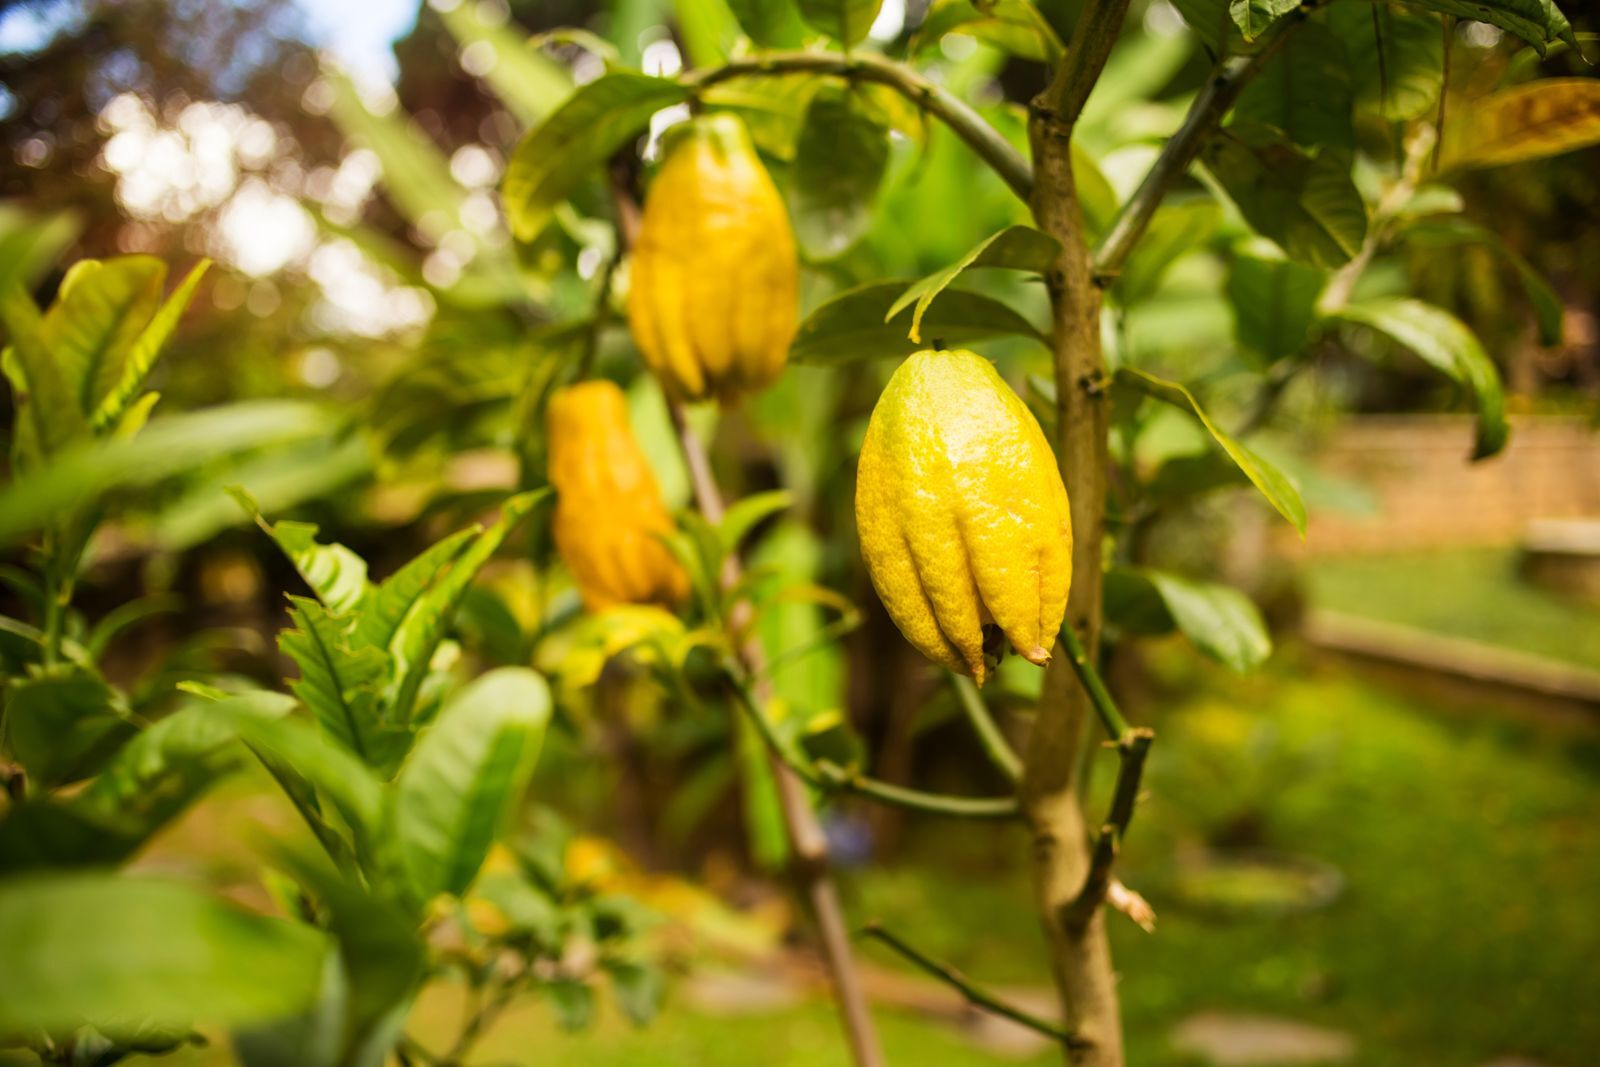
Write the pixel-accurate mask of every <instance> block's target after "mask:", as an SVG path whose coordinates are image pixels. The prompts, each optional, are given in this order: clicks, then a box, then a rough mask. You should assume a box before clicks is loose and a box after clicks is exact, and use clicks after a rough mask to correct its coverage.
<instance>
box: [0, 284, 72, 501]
mask: <svg viewBox="0 0 1600 1067" xmlns="http://www.w3.org/2000/svg"><path fill="white" fill-rule="evenodd" d="M0 322H3V323H4V324H5V328H6V333H7V334H8V335H9V336H10V341H11V347H10V348H9V349H7V353H8V355H9V356H10V357H11V359H10V360H8V361H7V362H8V365H9V367H10V369H8V370H7V375H8V377H10V378H11V379H12V383H11V384H12V389H13V391H14V392H15V393H17V394H18V398H19V399H18V403H17V407H18V409H19V410H23V411H26V412H27V413H28V416H29V424H30V426H31V429H32V436H31V440H32V441H33V442H34V445H33V447H30V448H28V449H26V452H27V453H28V454H30V455H31V454H32V453H34V452H38V453H42V454H43V455H51V454H54V453H56V452H59V451H61V450H62V449H63V448H65V447H66V446H67V445H68V444H69V443H71V442H72V441H74V440H76V439H77V438H80V437H82V436H83V435H84V432H85V421H84V417H83V408H82V407H81V406H80V405H79V403H78V397H77V382H76V380H75V379H73V378H70V377H69V376H68V375H67V373H66V372H65V368H63V367H62V366H61V364H60V363H59V362H58V361H57V360H56V357H55V354H54V353H53V352H51V351H50V348H49V345H48V344H47V343H46V341H45V328H44V319H43V317H42V316H41V315H40V314H39V307H38V305H36V304H35V303H34V302H33V298H32V297H31V296H29V295H28V294H27V293H25V292H23V291H22V289H21V288H19V287H13V288H11V289H8V290H6V291H5V292H4V293H0ZM17 371H20V375H21V381H20V382H19V381H18V380H17V373H16V372H17ZM34 458H36V459H37V458H42V457H39V456H35V457H34ZM3 499H4V497H0V500H3ZM8 517H9V515H8V513H7V511H5V510H4V509H0V529H3V528H4V527H5V525H6V519H7V518H8Z"/></svg>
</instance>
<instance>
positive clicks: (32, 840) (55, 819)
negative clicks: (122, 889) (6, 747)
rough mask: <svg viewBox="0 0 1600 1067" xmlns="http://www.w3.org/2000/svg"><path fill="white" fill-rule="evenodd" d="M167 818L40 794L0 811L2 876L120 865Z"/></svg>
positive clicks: (0, 870) (0, 866) (0, 872)
mask: <svg viewBox="0 0 1600 1067" xmlns="http://www.w3.org/2000/svg"><path fill="white" fill-rule="evenodd" d="M186 802H187V801H186V800H185V803H186ZM181 806H182V805H179V807H181ZM162 821H163V820H160V819H154V818H152V819H149V820H140V819H136V818H132V817H128V816H124V815H120V814H115V813H111V812H106V811H102V810H101V809H99V808H98V807H92V806H90V805H86V804H82V803H79V802H77V801H76V800H74V799H66V800H62V799H57V798H55V797H47V796H35V797H33V798H31V799H28V800H24V801H21V802H20V803H16V804H12V805H10V806H9V807H7V808H6V809H5V810H4V811H3V812H0V875H5V876H7V877H10V876H12V875H16V874H20V873H22V872H26V871H54V872H57V873H60V872H62V871H67V870H77V869H82V868H88V867H106V868H109V867H115V866H117V865H118V864H120V863H123V862H124V861H126V860H127V859H128V857H130V856H132V855H133V854H134V853H135V852H137V851H138V850H139V849H140V847H141V846H143V845H144V843H145V841H146V840H147V839H148V838H149V836H150V834H151V833H153V832H154V831H155V830H157V829H159V828H160V825H161V822H162Z"/></svg>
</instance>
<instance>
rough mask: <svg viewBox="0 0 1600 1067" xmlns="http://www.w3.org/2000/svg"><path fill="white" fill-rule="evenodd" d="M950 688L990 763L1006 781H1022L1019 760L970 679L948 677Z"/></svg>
mask: <svg viewBox="0 0 1600 1067" xmlns="http://www.w3.org/2000/svg"><path fill="white" fill-rule="evenodd" d="M950 684H951V685H953V686H955V690H956V701H957V703H959V704H960V705H961V710H962V711H964V712H966V714H967V722H969V723H971V724H972V730H973V732H974V733H976V734H977V735H978V741H979V742H980V743H981V744H982V745H983V751H984V752H985V753H987V754H988V756H989V761H990V762H991V763H993V764H994V765H995V766H996V767H998V768H999V769H1000V773H1001V774H1004V775H1005V776H1006V780H1007V781H1010V782H1019V781H1021V780H1022V760H1021V758H1020V757H1018V755H1017V754H1016V752H1015V751H1014V750H1013V749H1012V747H1011V745H1010V743H1009V742H1007V741H1006V736H1005V734H1003V733H1001V732H1000V724H999V723H997V722H995V721H994V716H993V715H990V714H989V708H988V706H987V705H985V704H984V702H983V694H982V693H979V692H978V687H977V686H976V685H975V684H974V683H973V681H972V679H971V678H968V677H966V676H965V675H962V674H952V675H950Z"/></svg>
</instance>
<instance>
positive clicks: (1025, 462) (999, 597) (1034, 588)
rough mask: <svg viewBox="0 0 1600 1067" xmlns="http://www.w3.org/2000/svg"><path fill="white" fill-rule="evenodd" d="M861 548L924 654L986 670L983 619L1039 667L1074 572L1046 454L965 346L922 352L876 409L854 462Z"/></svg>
mask: <svg viewBox="0 0 1600 1067" xmlns="http://www.w3.org/2000/svg"><path fill="white" fill-rule="evenodd" d="M856 526H857V528H858V530H859V532H860V536H861V554H862V556H863V557H864V558H865V560H866V563H867V571H868V573H869V574H870V575H871V576H872V584H873V586H874V587H875V588H876V589H877V590H878V596H879V597H881V598H882V600H883V604H884V607H886V608H887V609H888V611H889V616H890V618H892V619H893V620H894V622H895V625H896V626H898V627H900V632H901V633H903V634H905V636H906V640H908V641H910V642H911V643H912V644H913V645H915V646H916V647H917V648H918V649H919V650H921V652H922V653H923V654H924V655H926V656H927V657H928V658H929V659H931V660H933V661H935V662H936V663H941V664H943V665H945V666H947V667H949V668H951V669H952V670H956V671H959V672H961V673H963V674H970V675H972V676H973V677H974V678H976V679H977V680H978V682H979V683H980V684H981V683H982V682H983V681H984V678H985V676H986V674H987V667H986V664H985V662H984V655H983V627H984V626H985V625H987V624H991V623H992V624H994V625H995V626H998V627H999V628H1000V630H1001V631H1002V632H1004V634H1005V635H1006V638H1007V639H1008V640H1009V641H1010V642H1011V644H1012V646H1013V647H1015V648H1016V650H1017V651H1018V652H1019V653H1020V654H1021V655H1022V656H1024V657H1025V658H1026V659H1028V660H1029V661H1030V662H1033V663H1037V664H1040V665H1043V664H1044V663H1046V662H1048V661H1049V659H1050V648H1051V645H1052V644H1054V642H1055V635H1056V631H1057V630H1059V629H1060V627H1061V619H1062V616H1063V615H1064V614H1065V613H1066V609H1067V590H1068V588H1069V587H1070V586H1071V584H1072V520H1071V515H1070V512H1069V510H1068V507H1067V491H1066V488H1065V486H1063V485H1062V483H1061V474H1060V472H1059V471H1058V470H1057V469H1056V461H1055V455H1054V454H1053V453H1052V452H1051V451H1050V445H1049V444H1048V443H1047V442H1046V441H1045V437H1044V434H1043V432H1042V431H1040V429H1039V424H1038V422H1037V421H1035V419H1034V417H1033V413H1032V412H1030V411H1029V410H1028V408H1027V406H1026V405H1025V404H1023V402H1022V400H1021V398H1020V397H1018V396H1017V394H1016V393H1014V392H1012V390H1011V388H1010V387H1009V386H1008V385H1006V383H1005V382H1004V381H1003V380H1002V379H1001V377H1000V375H999V374H998V373H997V372H996V371H995V369H994V366H993V365H992V364H991V363H989V361H988V360H986V359H984V358H982V357H981V356H978V355H976V354H974V353H972V352H961V351H944V352H933V351H928V352H918V353H916V354H915V355H913V356H911V357H910V358H909V359H907V360H906V361H905V362H904V363H903V364H901V365H900V368H899V369H898V370H896V371H895V372H894V376H893V377H891V378H890V379H889V384H888V386H887V387H886V388H885V389H884V391H883V395H882V396H881V397H879V398H878V404H877V406H876V407H875V408H873V411H872V421H871V422H870V423H869V424H868V426H867V436H866V440H865V441H864V442H863V443H862V446H861V462H860V466H859V468H858V470H857V474H856Z"/></svg>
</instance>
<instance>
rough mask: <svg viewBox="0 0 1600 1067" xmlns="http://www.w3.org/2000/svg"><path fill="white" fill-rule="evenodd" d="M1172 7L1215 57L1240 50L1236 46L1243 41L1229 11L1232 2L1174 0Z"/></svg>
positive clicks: (1224, 0)
mask: <svg viewBox="0 0 1600 1067" xmlns="http://www.w3.org/2000/svg"><path fill="white" fill-rule="evenodd" d="M1172 6H1173V7H1175V8H1177V9H1178V14H1180V15H1182V16H1183V21H1184V22H1187V23H1188V24H1189V28H1190V29H1191V30H1193V31H1194V35H1195V36H1196V37H1198V38H1200V40H1201V42H1203V43H1204V44H1205V46H1206V49H1207V50H1208V51H1209V52H1210V53H1211V54H1212V55H1213V56H1220V55H1223V54H1224V53H1228V54H1231V53H1233V52H1237V51H1238V50H1239V49H1238V48H1237V47H1235V46H1236V45H1237V44H1239V43H1240V40H1241V39H1240V37H1239V27H1238V26H1237V25H1235V24H1234V21H1233V15H1232V14H1231V13H1230V11H1229V9H1230V8H1231V7H1232V3H1231V0H1172Z"/></svg>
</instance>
